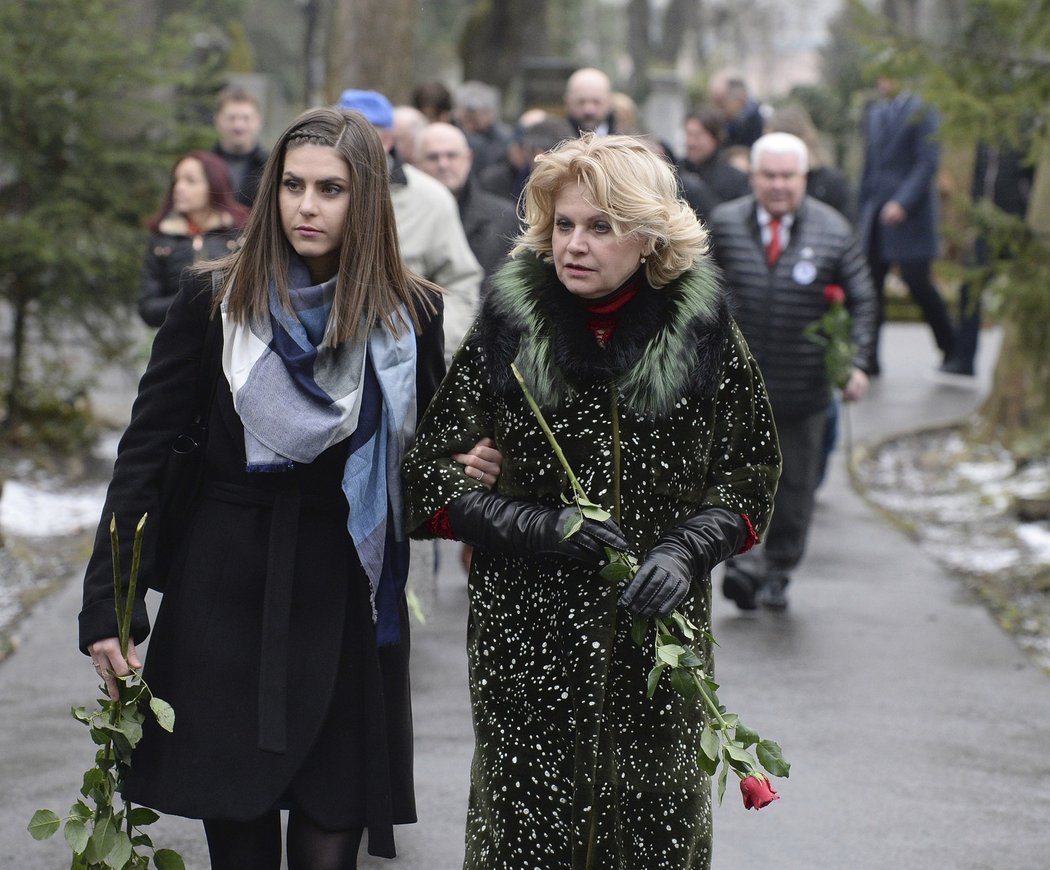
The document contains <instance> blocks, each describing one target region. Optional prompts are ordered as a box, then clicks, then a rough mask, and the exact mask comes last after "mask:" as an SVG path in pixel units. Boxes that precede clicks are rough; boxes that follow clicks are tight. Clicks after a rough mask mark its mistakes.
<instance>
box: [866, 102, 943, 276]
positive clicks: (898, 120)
mask: <svg viewBox="0 0 1050 870" xmlns="http://www.w3.org/2000/svg"><path fill="white" fill-rule="evenodd" d="M939 127H940V119H939V117H938V115H937V112H936V111H934V110H933V109H932V108H931V107H930V106H928V105H926V104H925V103H924V102H923V101H922V100H920V99H919V98H918V97H917V96H915V95H914V94H899V95H898V96H897V97H896V98H895V99H893V100H890V101H878V102H875V103H873V104H872V105H870V106H869V107H868V110H867V111H866V112H865V115H864V139H865V144H864V170H863V173H862V175H861V181H860V208H859V212H860V216H859V219H858V230H859V233H860V238H861V239H862V240H863V242H864V243H865V244H868V243H870V242H871V238H872V231H873V229H874V228H875V222H876V221H877V220H878V218H879V211H880V210H881V209H882V207H883V206H884V205H885V204H886V203H887V202H889V201H890V200H895V201H896V202H899V203H900V204H901V205H902V206H903V207H904V210H905V211H906V212H907V213H908V219H907V220H905V221H904V222H903V223H900V224H896V225H893V226H888V225H886V224H880V225H879V226H878V246H877V248H876V249H875V250H874V251H873V255H874V257H875V258H877V259H879V260H881V261H882V262H884V263H899V262H902V261H905V262H906V261H912V260H932V259H933V258H934V257H936V256H937V241H938V232H937V223H938V213H937V185H936V176H937V167H938V165H939V163H940V144H939V142H938V139H937V131H938V129H939Z"/></svg>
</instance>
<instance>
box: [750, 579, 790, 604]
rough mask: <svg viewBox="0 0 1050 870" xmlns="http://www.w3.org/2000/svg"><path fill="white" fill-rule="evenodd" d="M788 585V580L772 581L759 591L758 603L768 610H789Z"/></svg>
mask: <svg viewBox="0 0 1050 870" xmlns="http://www.w3.org/2000/svg"><path fill="white" fill-rule="evenodd" d="M787 585H788V581H787V580H783V579H779V580H770V581H769V582H768V583H766V584H765V585H764V586H763V587H762V588H761V589H759V590H758V595H757V596H756V598H757V600H758V603H759V604H761V605H762V606H763V607H764V608H766V610H778V611H784V610H787V608H788V597H787Z"/></svg>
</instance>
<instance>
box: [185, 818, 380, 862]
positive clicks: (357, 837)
mask: <svg viewBox="0 0 1050 870" xmlns="http://www.w3.org/2000/svg"><path fill="white" fill-rule="evenodd" d="M204 833H205V834H206V835H207V837H208V853H209V855H210V856H211V867H212V870H248V868H250V870H280V868H281V813H280V810H273V811H271V812H269V813H267V814H266V815H264V816H261V817H259V818H258V819H252V820H250V821H247V822H231V821H226V820H214V819H213V820H207V819H206V820H205V821H204ZM361 833H362V831H361V829H360V828H352V829H350V830H348V831H326V830H325V829H324V828H320V827H318V826H317V825H315V824H314V823H313V822H311V821H310V820H309V819H308V818H306V816H304V815H303V814H302V813H301V812H300V811H298V810H294V809H293V810H291V811H290V812H289V814H288V870H357V851H358V848H359V847H360V845H361Z"/></svg>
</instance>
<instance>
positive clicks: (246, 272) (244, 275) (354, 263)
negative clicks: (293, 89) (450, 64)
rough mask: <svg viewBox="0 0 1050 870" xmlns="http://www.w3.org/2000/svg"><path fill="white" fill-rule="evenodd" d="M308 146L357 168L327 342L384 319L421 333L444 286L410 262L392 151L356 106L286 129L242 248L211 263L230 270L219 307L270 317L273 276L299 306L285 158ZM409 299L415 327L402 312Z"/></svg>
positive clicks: (391, 327) (237, 316) (398, 330)
mask: <svg viewBox="0 0 1050 870" xmlns="http://www.w3.org/2000/svg"><path fill="white" fill-rule="evenodd" d="M304 145H320V146H323V147H327V148H334V149H335V150H336V151H337V152H338V153H339V155H340V156H341V157H342V158H343V159H344V160H345V161H346V164H347V166H348V168H349V180H350V206H349V208H348V210H347V214H346V223H345V232H344V233H343V242H342V247H341V248H340V251H339V269H338V271H337V273H336V284H335V293H334V299H333V302H332V311H331V313H330V314H329V317H328V326H327V329H326V332H325V337H324V344H325V345H329V346H336V345H339V344H342V343H343V342H345V341H347V340H349V339H351V338H353V337H354V336H355V335H357V334H359V333H360V332H362V331H363V332H364V333H365V334H367V333H368V332H370V331H371V330H372V329H374V328H375V327H376V326H378V325H380V324H382V325H383V326H384V327H385V328H386V329H387V330H388V331H390V332H391V333H392V334H393V335H396V336H400V335H401V334H402V329H404V328H411V329H412V330H414V331H415V332H417V333H418V332H419V329H420V322H419V316H418V312H419V310H420V309H422V310H425V311H427V312H433V311H434V310H435V306H434V303H433V298H434V295H435V294H439V293H441V292H442V291H441V290H440V288H438V287H437V286H436V285H434V284H432V283H430V282H429V281H426V280H425V279H423V278H421V277H419V276H418V275H416V274H414V273H412V272H410V271H409V270H408V269H407V268H406V266H405V264H404V262H403V261H402V259H401V252H400V249H399V247H398V237H397V226H396V224H395V221H394V207H393V204H392V203H391V200H390V184H389V180H388V169H387V157H386V151H385V150H384V149H383V146H382V144H381V143H380V141H379V135H378V134H377V133H376V131H375V129H374V128H373V126H372V125H371V124H370V123H369V122H368V121H367V120H365V117H364V116H363V115H362V114H361V113H360V112H355V111H352V110H349V109H339V108H320V109H311V110H309V111H307V112H304V113H303V114H302V115H300V116H299V117H298V118H296V119H295V120H294V121H293V122H292V123H291V124H290V125H289V126H288V128H287V129H286V130H285V131H284V132H283V133H282V134H281V136H280V138H279V139H278V140H277V143H276V144H275V145H274V147H273V150H272V151H271V152H270V157H269V159H268V160H267V161H266V166H265V168H264V169H263V173H262V179H261V180H260V182H259V194H258V196H257V198H256V200H255V205H254V206H253V207H252V211H251V214H250V215H249V217H248V223H247V226H246V227H245V230H244V236H243V239H242V241H241V247H240V249H239V250H238V251H236V252H234V253H233V254H231V255H230V256H229V257H227V258H225V259H224V260H219V261H217V262H212V263H209V264H208V268H211V269H219V270H221V272H222V273H223V275H224V281H223V285H222V286H223V292H222V293H221V294H219V295H218V296H217V298H216V301H215V305H214V310H218V308H219V306H220V305H221V303H222V301H223V300H225V301H226V303H227V309H226V310H227V316H229V317H231V318H233V320H234V321H235V322H237V323H245V322H248V321H250V320H254V319H256V318H262V317H266V316H267V312H268V310H269V282H270V281H271V279H272V280H273V281H274V283H275V285H276V287H277V293H278V297H279V299H280V301H281V304H282V305H283V306H284V307H285V309H287V310H288V311H289V312H290V311H291V302H290V300H289V295H288V257H289V252H290V251H291V244H290V243H289V242H288V239H287V237H286V236H285V233H284V229H283V226H282V222H281V213H280V205H279V195H280V187H281V179H282V176H283V174H284V156H285V154H286V153H287V152H288V151H289V150H291V149H294V148H300V147H302V146H304ZM402 304H403V305H404V306H405V308H406V309H407V312H408V318H409V321H410V324H409V323H406V322H405V319H404V317H403V316H402V315H401V313H400V306H401V305H402Z"/></svg>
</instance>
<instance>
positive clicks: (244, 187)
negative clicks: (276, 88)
mask: <svg viewBox="0 0 1050 870" xmlns="http://www.w3.org/2000/svg"><path fill="white" fill-rule="evenodd" d="M212 120H213V123H214V124H215V132H216V133H217V134H218V136H219V141H218V142H216V143H215V144H214V145H213V146H212V149H211V150H212V153H214V154H218V155H219V156H220V157H221V158H222V159H223V160H225V161H226V166H227V167H228V168H229V170H230V180H231V181H233V192H234V195H235V196H236V197H237V201H238V202H239V203H241V205H245V206H247V207H248V208H251V207H252V203H253V202H255V194H256V192H257V191H258V190H259V179H260V178H262V171H263V167H264V166H265V165H266V158H267V156H268V154H267V152H266V150H265V149H264V148H263V147H262V146H261V145H260V144H259V131H260V130H261V129H262V112H261V111H260V109H259V101H258V99H256V97H255V94H253V93H252V92H251V91H248V90H245V89H244V88H237V87H229V88H224V89H223V90H222V91H220V93H219V96H218V98H217V99H216V101H215V115H214V117H213V119H212Z"/></svg>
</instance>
